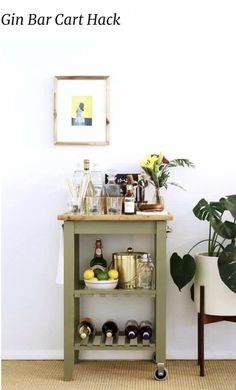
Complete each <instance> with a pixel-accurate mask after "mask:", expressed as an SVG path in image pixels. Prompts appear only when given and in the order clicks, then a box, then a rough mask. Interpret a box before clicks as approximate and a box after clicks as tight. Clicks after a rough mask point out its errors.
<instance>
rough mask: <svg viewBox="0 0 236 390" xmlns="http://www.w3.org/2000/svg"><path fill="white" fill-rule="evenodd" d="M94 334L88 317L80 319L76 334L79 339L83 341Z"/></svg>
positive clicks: (93, 327)
mask: <svg viewBox="0 0 236 390" xmlns="http://www.w3.org/2000/svg"><path fill="white" fill-rule="evenodd" d="M94 333H95V326H94V324H93V321H92V320H91V318H90V317H84V318H81V320H80V323H79V325H78V334H79V336H80V338H81V339H85V338H86V337H89V336H91V335H93V334H94Z"/></svg>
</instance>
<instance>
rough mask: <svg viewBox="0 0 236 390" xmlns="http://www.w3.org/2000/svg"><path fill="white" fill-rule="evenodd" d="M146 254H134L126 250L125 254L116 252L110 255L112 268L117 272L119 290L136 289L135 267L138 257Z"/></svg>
mask: <svg viewBox="0 0 236 390" xmlns="http://www.w3.org/2000/svg"><path fill="white" fill-rule="evenodd" d="M145 253H146V252H134V251H133V249H132V248H128V249H127V252H116V253H113V254H112V259H113V267H114V268H115V269H116V270H117V271H118V272H119V280H118V287H119V288H128V289H129V288H136V287H137V266H138V257H139V256H141V255H143V254H145Z"/></svg>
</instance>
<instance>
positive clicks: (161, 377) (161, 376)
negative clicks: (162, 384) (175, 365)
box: [154, 368, 168, 381]
mask: <svg viewBox="0 0 236 390" xmlns="http://www.w3.org/2000/svg"><path fill="white" fill-rule="evenodd" d="M167 378H168V370H167V368H164V370H163V372H162V373H161V374H160V373H159V372H158V368H156V369H155V370H154V379H156V381H164V380H166V379H167Z"/></svg>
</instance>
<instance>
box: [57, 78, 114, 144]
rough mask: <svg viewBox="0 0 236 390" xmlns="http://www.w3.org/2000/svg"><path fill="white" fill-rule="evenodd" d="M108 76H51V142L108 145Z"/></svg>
mask: <svg viewBox="0 0 236 390" xmlns="http://www.w3.org/2000/svg"><path fill="white" fill-rule="evenodd" d="M109 124H110V119H109V76H54V144H55V145H109Z"/></svg>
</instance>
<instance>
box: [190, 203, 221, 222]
mask: <svg viewBox="0 0 236 390" xmlns="http://www.w3.org/2000/svg"><path fill="white" fill-rule="evenodd" d="M224 210H225V207H224V204H223V202H221V201H219V202H210V203H208V202H207V201H206V199H201V200H199V202H198V203H197V204H196V206H195V207H194V208H193V213H194V215H195V216H196V217H197V218H198V219H200V220H201V221H205V220H207V221H208V222H210V223H211V222H212V221H213V222H215V220H220V219H221V216H222V213H223V212H224Z"/></svg>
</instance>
